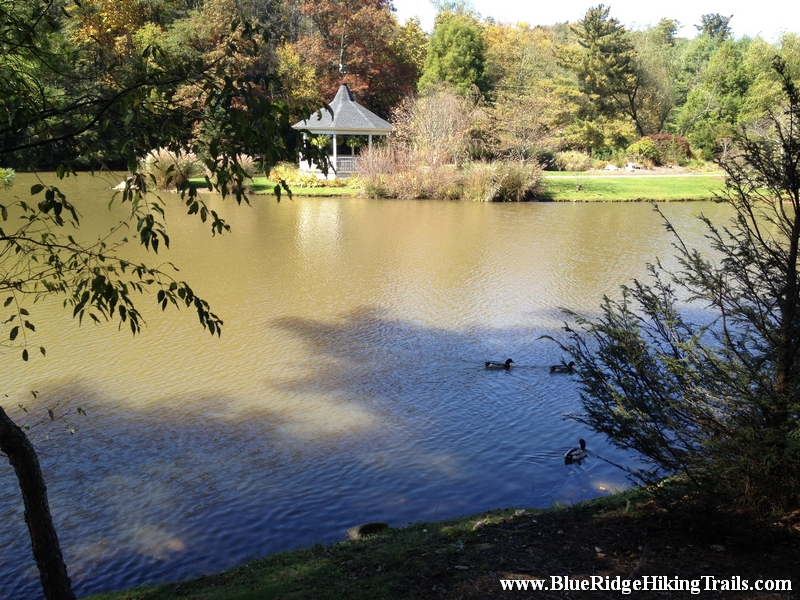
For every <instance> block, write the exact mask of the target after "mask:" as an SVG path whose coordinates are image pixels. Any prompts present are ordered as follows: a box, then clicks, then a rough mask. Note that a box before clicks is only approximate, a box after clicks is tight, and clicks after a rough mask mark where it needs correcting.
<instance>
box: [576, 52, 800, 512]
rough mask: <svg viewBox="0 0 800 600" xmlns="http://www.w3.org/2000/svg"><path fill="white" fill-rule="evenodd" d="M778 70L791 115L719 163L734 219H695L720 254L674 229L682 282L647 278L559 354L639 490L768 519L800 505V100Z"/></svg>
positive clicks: (736, 144) (656, 268)
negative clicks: (653, 489) (679, 477)
mask: <svg viewBox="0 0 800 600" xmlns="http://www.w3.org/2000/svg"><path fill="white" fill-rule="evenodd" d="M774 66H775V70H776V72H777V73H778V74H779V75H780V78H781V81H782V83H783V89H784V93H785V100H786V103H785V105H784V107H783V109H782V110H781V111H780V112H778V113H772V114H768V115H766V119H765V122H764V123H762V127H760V128H759V132H758V133H753V132H748V131H746V130H744V129H740V130H739V131H738V132H737V133H736V134H735V135H734V138H733V145H732V147H731V151H730V152H729V154H728V155H727V156H726V157H725V158H724V160H723V161H722V162H721V166H722V167H723V168H724V169H725V171H726V174H727V184H726V193H725V197H724V200H725V201H727V202H728V203H729V204H730V206H731V208H732V209H733V211H734V217H733V219H732V221H731V222H730V223H729V224H728V225H727V226H722V227H721V226H719V225H716V224H714V223H712V222H711V221H710V220H709V219H707V218H705V217H702V216H701V217H700V218H701V220H702V221H703V222H704V223H705V224H706V226H707V228H708V234H707V236H708V238H709V239H710V241H711V244H712V254H711V255H709V253H707V252H701V251H700V250H697V249H692V248H689V247H687V246H686V245H685V243H684V242H683V241H682V240H681V238H680V237H679V236H678V234H677V233H676V232H675V231H674V230H673V229H672V228H671V226H670V225H669V223H668V222H667V228H668V229H669V230H670V231H672V232H673V233H675V235H676V244H675V247H676V248H677V251H678V254H677V258H678V260H679V262H680V270H679V271H677V272H668V271H666V270H665V269H664V268H663V267H662V266H661V265H660V263H656V264H655V265H651V266H650V268H649V271H650V275H651V281H650V282H649V283H647V282H640V281H635V282H634V283H633V285H632V286H631V287H623V290H622V298H621V300H619V301H614V300H611V299H609V298H606V299H605V301H604V303H603V305H602V314H601V316H600V317H599V318H597V319H583V318H578V319H577V322H578V324H579V326H580V327H579V328H577V329H573V328H569V327H568V330H569V331H570V332H571V333H570V342H569V343H568V344H566V345H565V349H566V350H567V351H568V352H569V353H570V354H571V355H572V357H573V358H574V360H575V361H576V363H577V367H576V370H577V372H578V373H579V375H580V378H581V385H582V393H581V396H582V400H583V407H584V410H585V413H584V414H583V415H582V416H579V417H577V419H578V420H579V421H582V422H584V423H587V424H588V425H590V426H591V427H593V428H595V429H596V430H597V431H600V432H602V433H605V434H606V435H608V436H609V438H610V439H611V441H612V443H614V444H615V445H617V446H619V447H622V448H632V449H635V450H637V451H638V452H640V453H642V454H643V455H645V456H647V457H648V458H650V459H651V460H652V463H653V467H652V468H651V469H650V470H649V471H647V472H644V473H640V475H641V476H642V477H643V478H644V479H646V480H650V479H657V478H660V477H662V476H663V475H665V474H683V475H684V476H685V477H686V478H687V479H688V481H691V482H692V483H693V484H694V485H695V486H697V488H698V489H700V490H705V491H707V492H708V493H709V497H711V498H714V499H715V500H716V501H718V502H725V501H729V502H733V503H737V504H739V505H748V506H750V507H753V508H760V509H766V510H770V509H776V508H777V509H786V508H792V507H794V508H796V506H797V502H798V500H800V273H798V258H800V91H798V89H797V87H796V86H795V84H794V82H793V81H792V79H791V77H790V76H789V75H788V73H787V71H786V67H785V63H783V62H782V61H781V60H780V59H776V61H775V63H774ZM766 124H769V127H766V126H765V125H766ZM687 301H689V302H690V305H689V306H687V305H686V302H687Z"/></svg>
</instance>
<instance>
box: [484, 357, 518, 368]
mask: <svg viewBox="0 0 800 600" xmlns="http://www.w3.org/2000/svg"><path fill="white" fill-rule="evenodd" d="M513 362H514V361H513V360H511V359H510V358H508V359H506V362H504V363H501V362H494V361H493V360H487V361H486V368H487V369H510V368H511V363H513Z"/></svg>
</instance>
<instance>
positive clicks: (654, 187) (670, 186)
mask: <svg viewBox="0 0 800 600" xmlns="http://www.w3.org/2000/svg"><path fill="white" fill-rule="evenodd" d="M545 181H546V188H545V192H544V194H543V196H542V199H544V200H555V201H570V200H571V201H579V202H580V201H605V202H626V201H628V202H631V201H634V202H635V201H639V200H657V201H669V200H710V199H711V198H713V196H714V192H719V191H721V190H722V188H723V186H724V177H723V176H722V175H720V174H712V175H705V174H704V175H664V176H658V175H655V176H648V175H627V176H626V175H618V176H613V175H586V174H585V173H571V174H566V173H565V174H561V173H559V174H558V175H551V174H550V173H548V174H547V175H546V176H545ZM578 186H580V189H578Z"/></svg>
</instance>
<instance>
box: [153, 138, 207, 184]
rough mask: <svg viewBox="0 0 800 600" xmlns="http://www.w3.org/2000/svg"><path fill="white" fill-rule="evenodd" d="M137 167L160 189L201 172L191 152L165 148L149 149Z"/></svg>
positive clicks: (181, 181) (179, 182)
mask: <svg viewBox="0 0 800 600" xmlns="http://www.w3.org/2000/svg"><path fill="white" fill-rule="evenodd" d="M139 168H140V169H141V170H142V171H143V172H144V173H145V174H146V175H149V176H150V179H151V180H152V181H153V183H154V184H155V186H156V187H157V188H158V189H160V190H166V189H173V188H176V187H178V186H179V185H181V184H182V183H184V182H185V181H187V180H189V179H191V178H192V177H198V176H199V175H201V174H202V173H203V168H202V165H201V164H200V161H199V160H198V158H197V156H196V155H195V154H194V153H193V152H174V151H172V150H168V149H167V148H158V149H156V150H151V151H150V152H148V153H147V155H146V156H145V157H144V158H143V159H142V160H141V161H140V163H139Z"/></svg>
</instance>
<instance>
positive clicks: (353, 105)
mask: <svg viewBox="0 0 800 600" xmlns="http://www.w3.org/2000/svg"><path fill="white" fill-rule="evenodd" d="M330 107H331V111H333V116H331V113H330V112H328V111H327V110H325V109H324V108H322V109H320V110H319V111H317V112H316V113H314V114H313V115H311V117H309V118H308V119H307V120H305V121H300V122H299V123H297V124H295V125H293V127H294V129H307V130H308V131H310V132H311V133H315V134H329V135H330V134H334V133H336V134H338V133H350V134H356V135H358V134H360V135H368V134H373V135H387V134H389V133H391V131H392V126H391V125H390V124H389V123H388V122H387V121H384V120H383V119H381V118H380V117H379V116H378V115H376V114H375V113H374V112H371V111H369V110H367V109H366V108H364V107H363V106H361V105H360V104H359V103H358V102H356V101H355V100H354V99H353V94H352V93H350V89H349V88H348V87H347V84H346V83H343V84H342V85H340V86H339V91H338V92H336V96H334V98H333V100H331V103H330Z"/></svg>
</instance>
